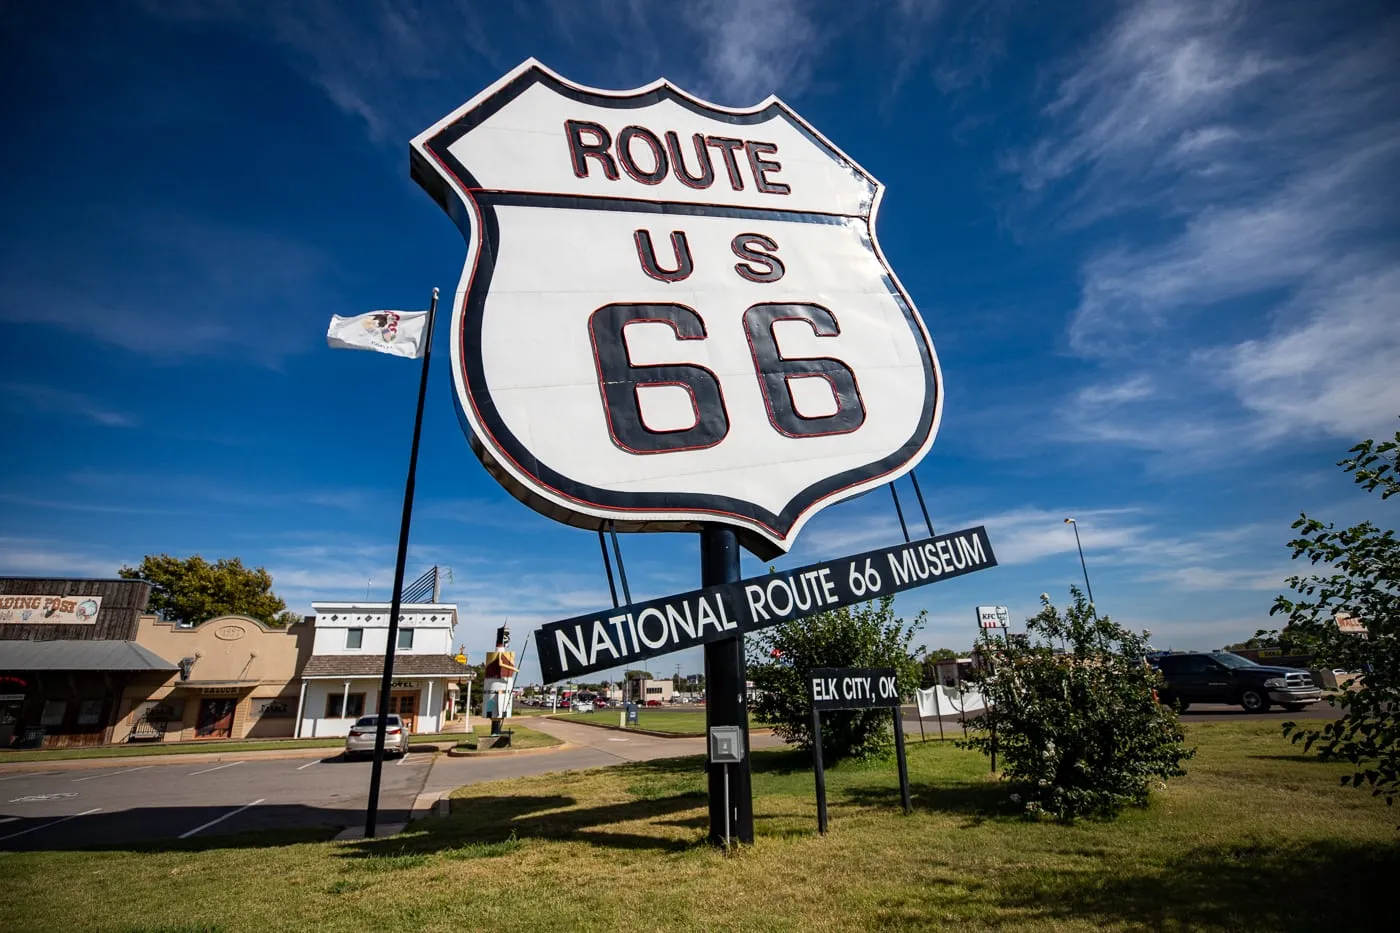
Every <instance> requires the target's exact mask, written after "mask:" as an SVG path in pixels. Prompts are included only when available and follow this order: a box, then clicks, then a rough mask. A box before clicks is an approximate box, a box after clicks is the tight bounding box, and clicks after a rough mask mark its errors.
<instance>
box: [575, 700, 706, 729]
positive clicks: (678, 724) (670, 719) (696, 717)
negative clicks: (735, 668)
mask: <svg viewBox="0 0 1400 933" xmlns="http://www.w3.org/2000/svg"><path fill="white" fill-rule="evenodd" d="M621 713H622V710H620V709H600V710H597V711H595V712H591V713H560V714H559V718H560V719H562V720H564V721H566V722H568V721H571V720H583V721H584V722H596V723H602V724H604V725H608V726H615V725H617V721H618V719H619V717H620V716H621ZM637 728H638V729H649V730H651V731H652V732H675V733H679V734H682V735H684V734H691V735H704V734H705V710H704V708H703V707H702V708H699V709H695V708H691V709H685V708H681V709H669V708H667V707H664V706H663V707H645V706H644V707H642V708H641V709H639V710H637Z"/></svg>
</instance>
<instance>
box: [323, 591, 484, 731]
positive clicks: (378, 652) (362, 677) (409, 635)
mask: <svg viewBox="0 0 1400 933" xmlns="http://www.w3.org/2000/svg"><path fill="white" fill-rule="evenodd" d="M312 608H313V609H314V610H315V613H316V614H315V616H314V619H313V621H312V624H313V626H314V630H315V636H314V641H313V647H312V653H311V657H310V658H309V659H308V660H307V662H306V666H305V667H304V668H303V669H302V684H301V695H300V696H299V698H298V702H297V716H296V721H297V725H298V730H297V735H299V736H302V737H311V736H327V735H345V734H346V733H347V732H349V731H350V726H351V725H352V724H353V723H354V722H355V720H356V719H358V718H359V717H361V716H365V715H369V714H372V713H376V712H379V711H380V707H381V704H380V702H379V687H380V680H381V678H382V677H383V676H384V649H385V648H386V647H387V644H388V636H389V610H390V608H391V606H390V604H389V603H371V602H346V603H313V604H312ZM399 608H400V616H399V630H398V644H397V647H396V649H395V654H394V672H393V684H392V687H391V689H390V692H389V698H388V702H387V703H386V704H384V708H385V709H387V711H388V712H391V713H397V714H398V715H400V716H402V717H403V719H404V720H405V722H407V723H408V726H409V731H410V732H412V733H419V734H422V733H429V732H438V731H440V730H441V729H442V728H443V726H444V723H445V722H446V720H447V719H449V718H450V717H451V714H452V711H453V710H454V709H455V706H456V704H457V701H458V689H459V688H458V681H459V680H462V679H464V678H465V677H466V675H467V666H466V665H465V664H461V663H459V662H458V661H456V660H455V658H454V655H453V651H452V646H453V638H452V636H453V629H454V628H455V627H456V625H457V607H456V606H455V605H452V604H450V603H427V604H423V603H419V604H414V605H409V606H400V607H399Z"/></svg>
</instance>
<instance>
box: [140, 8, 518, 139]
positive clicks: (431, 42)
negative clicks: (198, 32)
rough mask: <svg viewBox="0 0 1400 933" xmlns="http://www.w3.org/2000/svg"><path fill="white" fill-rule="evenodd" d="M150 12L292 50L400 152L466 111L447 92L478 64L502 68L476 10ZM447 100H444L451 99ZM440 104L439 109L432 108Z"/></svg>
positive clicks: (317, 80) (311, 74)
mask: <svg viewBox="0 0 1400 933" xmlns="http://www.w3.org/2000/svg"><path fill="white" fill-rule="evenodd" d="M143 6H144V7H145V8H146V10H147V12H148V13H149V14H150V15H152V16H155V17H157V18H160V19H162V20H166V21H172V22H178V23H183V24H185V25H187V26H191V27H195V28H200V27H209V26H214V27H221V26H234V27H237V28H238V29H240V30H242V31H244V32H246V33H248V34H251V35H253V36H255V37H257V38H260V39H262V40H264V41H266V42H269V43H271V44H273V45H275V46H278V47H280V48H282V49H283V50H285V51H286V53H287V55H288V57H289V60H290V61H291V63H292V65H293V66H294V67H296V68H298V69H299V70H300V71H301V72H302V73H303V74H304V75H305V76H306V78H307V80H309V81H310V82H311V83H312V84H314V85H316V86H317V87H319V88H320V89H321V90H322V91H323V92H324V93H325V95H326V98H327V99H328V100H329V101H330V102H331V103H332V104H333V105H334V106H335V107H337V108H338V109H340V110H341V111H343V112H345V113H346V114H348V115H350V116H352V117H354V118H356V119H358V120H360V121H362V122H363V124H364V126H365V129H366V130H367V131H368V133H369V135H370V136H371V138H373V139H375V140H376V141H378V142H382V143H386V144H388V143H391V142H392V143H393V144H394V145H396V146H397V145H398V144H399V143H400V142H401V141H402V140H403V139H406V138H408V137H409V136H411V135H413V134H415V133H417V132H418V131H420V130H422V129H423V128H424V127H425V126H427V125H429V124H430V123H431V122H432V121H433V120H436V119H437V118H438V117H440V116H442V113H440V112H435V111H434V110H433V107H435V106H438V107H442V108H443V112H445V108H446V107H449V106H452V105H455V104H457V103H460V100H452V99H450V98H451V97H452V96H453V95H454V94H457V93H460V91H450V90H448V88H449V87H450V85H451V83H452V79H453V77H454V76H455V75H456V74H458V73H459V72H460V71H462V70H464V69H466V68H469V67H470V65H471V64H472V63H473V62H476V61H487V62H490V63H491V67H492V69H494V70H501V71H503V70H505V68H507V67H509V65H512V64H515V63H514V62H505V61H503V60H502V59H500V57H499V53H498V51H497V49H496V46H495V44H494V43H493V42H491V41H490V37H488V36H487V35H485V33H484V32H483V30H482V28H481V25H480V17H479V16H477V15H476V14H475V13H474V11H473V9H472V6H471V5H470V4H461V5H458V4H443V3H431V2H423V0H363V2H359V3H355V4H350V5H347V4H343V3H335V2H332V0H303V2H298V3H294V4H269V5H250V4H246V3H237V2H233V0H196V2H184V0H176V2H167V0H144V3H143ZM444 95H446V96H444ZM435 98H436V102H435Z"/></svg>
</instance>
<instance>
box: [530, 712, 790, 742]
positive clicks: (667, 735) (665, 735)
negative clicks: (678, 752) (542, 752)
mask: <svg viewBox="0 0 1400 933" xmlns="http://www.w3.org/2000/svg"><path fill="white" fill-rule="evenodd" d="M544 718H545V719H549V720H552V721H554V722H562V723H563V724H564V725H566V726H588V727H590V728H593V729H611V730H612V731H613V732H629V733H631V734H632V735H647V736H651V737H653V738H657V739H703V738H704V737H705V733H703V732H657V731H655V730H653V729H637V728H626V729H624V728H621V727H619V726H614V725H613V724H612V723H608V722H588V721H586V720H583V719H562V718H560V717H558V716H545V717H544ZM772 734H773V727H772V726H761V727H759V728H757V729H749V735H772Z"/></svg>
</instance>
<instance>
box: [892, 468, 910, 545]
mask: <svg viewBox="0 0 1400 933" xmlns="http://www.w3.org/2000/svg"><path fill="white" fill-rule="evenodd" d="M890 495H891V496H892V497H894V514H896V515H898V516H899V530H900V531H902V532H904V543H905V544H908V543H909V526H908V525H907V524H905V522H904V509H902V508H900V507H899V491H898V490H897V489H895V488H894V483H890Z"/></svg>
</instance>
